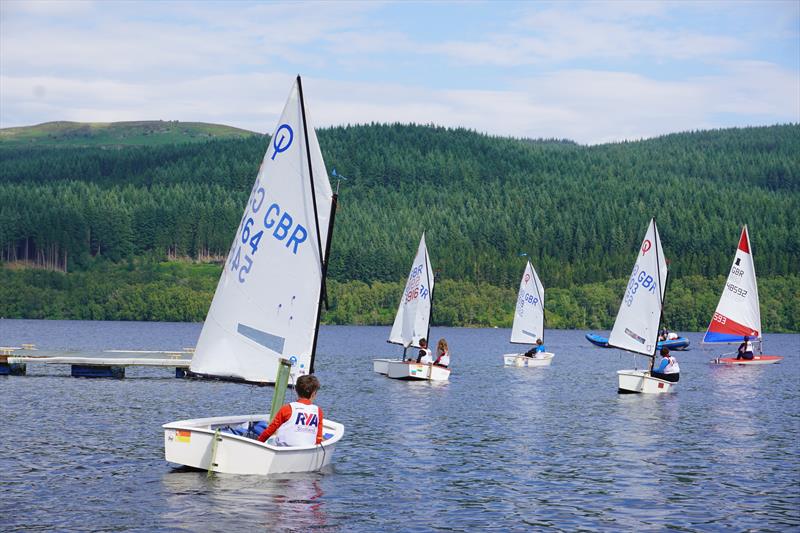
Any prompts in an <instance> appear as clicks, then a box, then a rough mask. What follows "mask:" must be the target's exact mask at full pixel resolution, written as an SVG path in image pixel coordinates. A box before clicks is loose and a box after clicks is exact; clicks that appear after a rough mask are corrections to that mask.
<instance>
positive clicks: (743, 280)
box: [703, 226, 761, 344]
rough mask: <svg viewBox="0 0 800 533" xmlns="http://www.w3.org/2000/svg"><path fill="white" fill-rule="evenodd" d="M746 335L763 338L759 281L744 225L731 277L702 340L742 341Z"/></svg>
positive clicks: (716, 341)
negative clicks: (757, 281) (757, 280)
mask: <svg viewBox="0 0 800 533" xmlns="http://www.w3.org/2000/svg"><path fill="white" fill-rule="evenodd" d="M744 336H748V337H750V338H751V339H760V338H761V310H760V308H759V303H758V284H757V283H756V268H755V265H754V264H753V254H752V253H751V248H750V235H749V234H748V232H747V226H745V227H744V228H742V234H741V236H740V237H739V246H737V247H736V255H735V256H734V257H733V264H732V265H731V271H730V273H729V274H728V280H727V281H726V282H725V287H724V288H723V289H722V296H721V297H720V299H719V303H718V304H717V310H716V311H715V312H714V316H713V317H712V318H711V324H709V326H708V330H707V331H706V334H705V336H704V337H703V342H704V343H708V344H715V343H740V342H742V338H743V337H744Z"/></svg>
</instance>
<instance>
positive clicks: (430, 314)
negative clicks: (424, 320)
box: [423, 233, 436, 346]
mask: <svg viewBox="0 0 800 533" xmlns="http://www.w3.org/2000/svg"><path fill="white" fill-rule="evenodd" d="M424 235H425V234H424V233H423V236H424ZM429 264H430V260H429V259H428V243H425V279H426V280H427V281H428V287H430V288H431V306H430V309H429V310H428V331H427V333H425V335H426V336H425V338H426V339H427V340H428V346H430V345H431V338H430V337H431V319H432V318H433V291H434V289H436V287H435V286H432V285H431V273H430V271H429V269H428V265H429ZM433 280H434V283H435V282H436V276H434V278H433Z"/></svg>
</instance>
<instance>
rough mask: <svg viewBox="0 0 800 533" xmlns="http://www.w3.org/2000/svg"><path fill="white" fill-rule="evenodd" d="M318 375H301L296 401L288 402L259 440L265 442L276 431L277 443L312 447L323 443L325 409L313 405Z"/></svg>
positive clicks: (278, 444) (296, 386)
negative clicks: (323, 411)
mask: <svg viewBox="0 0 800 533" xmlns="http://www.w3.org/2000/svg"><path fill="white" fill-rule="evenodd" d="M319 387H320V384H319V380H318V379H317V378H316V377H315V376H300V377H299V378H297V383H296V384H295V386H294V390H295V392H297V401H296V402H291V403H287V404H286V405H284V406H283V407H281V408H280V410H279V411H278V414H276V415H275V418H274V419H273V420H272V422H271V423H270V424H269V426H267V429H265V430H264V431H263V432H262V433H261V435H259V436H258V440H260V441H261V442H265V441H266V440H267V439H268V438H270V437H271V436H272V434H273V433H274V434H275V444H276V445H277V446H313V445H314V444H320V443H321V442H322V408H321V407H319V406H318V405H314V400H315V399H316V397H317V391H318V390H319Z"/></svg>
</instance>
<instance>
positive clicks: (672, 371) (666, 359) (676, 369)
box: [650, 346, 681, 383]
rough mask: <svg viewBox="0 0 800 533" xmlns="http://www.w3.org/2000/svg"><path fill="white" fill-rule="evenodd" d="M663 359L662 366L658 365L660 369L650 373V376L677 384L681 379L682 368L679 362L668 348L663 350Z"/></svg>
mask: <svg viewBox="0 0 800 533" xmlns="http://www.w3.org/2000/svg"><path fill="white" fill-rule="evenodd" d="M661 357H662V359H661V364H660V365H658V368H656V369H653V370H651V371H650V376H652V377H654V378H658V379H663V380H664V381H671V382H673V383H677V382H678V380H679V379H680V378H681V367H680V366H678V360H677V359H675V358H674V357H672V356H671V355H670V354H669V348H667V347H666V346H665V347H663V348H661Z"/></svg>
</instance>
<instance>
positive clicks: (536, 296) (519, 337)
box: [511, 261, 544, 344]
mask: <svg viewBox="0 0 800 533" xmlns="http://www.w3.org/2000/svg"><path fill="white" fill-rule="evenodd" d="M543 338H544V287H543V286H542V282H541V280H540V279H539V276H538V275H536V270H534V268H533V266H532V265H531V263H530V261H528V264H527V265H525V272H524V273H523V275H522V280H521V281H520V284H519V293H518V294H517V309H516V311H515V313H514V325H513V326H512V329H511V342H513V343H519V344H533V343H535V342H536V341H537V340H538V339H543Z"/></svg>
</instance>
